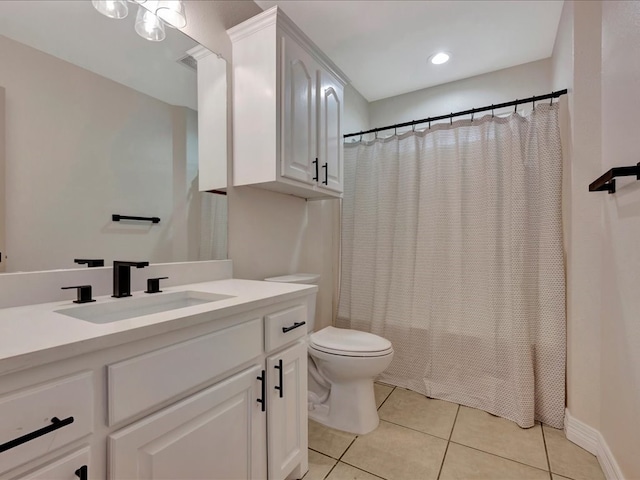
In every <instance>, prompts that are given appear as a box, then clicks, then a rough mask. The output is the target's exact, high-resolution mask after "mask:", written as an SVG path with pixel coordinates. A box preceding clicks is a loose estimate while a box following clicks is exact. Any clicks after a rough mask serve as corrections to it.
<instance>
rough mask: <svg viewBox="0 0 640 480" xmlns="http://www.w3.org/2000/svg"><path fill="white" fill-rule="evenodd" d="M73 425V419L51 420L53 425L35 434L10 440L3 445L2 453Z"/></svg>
mask: <svg viewBox="0 0 640 480" xmlns="http://www.w3.org/2000/svg"><path fill="white" fill-rule="evenodd" d="M71 423H73V417H69V418H65V419H64V420H60V419H59V418H58V417H53V418H52V419H51V425H47V426H46V427H43V428H41V429H39V430H36V431H35V432H31V433H27V434H26V435H23V436H22V437H18V438H16V439H15V440H10V441H8V442H7V443H3V444H2V445H0V453H2V452H6V451H7V450H11V449H12V448H14V447H17V446H20V445H22V444H23V443H27V442H30V441H31V440H34V439H36V438H38V437H41V436H42V435H46V434H47V433H51V432H53V431H55V430H58V429H59V428H62V427H64V426H66V425H69V424H71Z"/></svg>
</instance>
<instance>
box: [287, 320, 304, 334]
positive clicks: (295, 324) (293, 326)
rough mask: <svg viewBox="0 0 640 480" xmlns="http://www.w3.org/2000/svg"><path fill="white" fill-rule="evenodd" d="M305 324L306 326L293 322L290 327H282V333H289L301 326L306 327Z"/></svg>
mask: <svg viewBox="0 0 640 480" xmlns="http://www.w3.org/2000/svg"><path fill="white" fill-rule="evenodd" d="M306 324H307V322H295V323H294V324H293V325H291V326H290V327H282V333H287V332H290V331H291V330H293V329H294V328H298V327H301V326H303V325H306Z"/></svg>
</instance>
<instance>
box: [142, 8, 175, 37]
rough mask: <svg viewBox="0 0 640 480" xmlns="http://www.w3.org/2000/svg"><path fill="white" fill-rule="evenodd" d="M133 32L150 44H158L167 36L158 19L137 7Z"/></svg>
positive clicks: (144, 9)
mask: <svg viewBox="0 0 640 480" xmlns="http://www.w3.org/2000/svg"><path fill="white" fill-rule="evenodd" d="M135 30H136V33H137V34H138V35H140V36H141V37H142V38H144V39H146V40H150V41H152V42H160V41H162V40H164V38H165V37H166V36H167V34H166V33H165V31H164V25H163V24H162V22H161V21H160V19H159V18H158V17H156V16H155V15H154V14H153V13H152V12H150V11H149V10H147V9H146V8H144V7H143V6H139V7H138V14H137V15H136V24H135Z"/></svg>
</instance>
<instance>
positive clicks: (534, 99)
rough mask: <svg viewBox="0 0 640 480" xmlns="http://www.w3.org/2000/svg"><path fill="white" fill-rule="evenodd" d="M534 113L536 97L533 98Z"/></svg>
mask: <svg viewBox="0 0 640 480" xmlns="http://www.w3.org/2000/svg"><path fill="white" fill-rule="evenodd" d="M533 111H534V112H535V111H536V96H535V95H534V96H533Z"/></svg>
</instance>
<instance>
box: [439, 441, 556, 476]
mask: <svg viewBox="0 0 640 480" xmlns="http://www.w3.org/2000/svg"><path fill="white" fill-rule="evenodd" d="M449 443H455V444H456V445H460V446H461V447H467V448H470V449H471V450H475V451H476V452H482V453H486V454H487V455H492V456H494V457H498V458H502V459H503V460H509V461H510V462H514V463H519V464H520V465H524V466H525V467H530V468H535V469H536V470H540V471H541V472H549V470H545V469H544V468H540V467H536V466H533V465H529V464H528V463H524V462H521V461H519V460H514V459H513V458H509V457H503V456H502V455H498V454H497V453H491V452H487V451H486V450H480V449H479V448H476V447H471V446H469V445H465V444H464V443H460V442H456V441H453V440H450V441H449Z"/></svg>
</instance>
